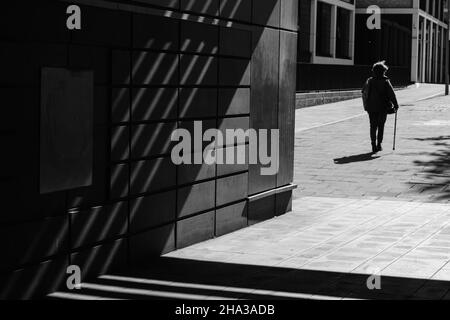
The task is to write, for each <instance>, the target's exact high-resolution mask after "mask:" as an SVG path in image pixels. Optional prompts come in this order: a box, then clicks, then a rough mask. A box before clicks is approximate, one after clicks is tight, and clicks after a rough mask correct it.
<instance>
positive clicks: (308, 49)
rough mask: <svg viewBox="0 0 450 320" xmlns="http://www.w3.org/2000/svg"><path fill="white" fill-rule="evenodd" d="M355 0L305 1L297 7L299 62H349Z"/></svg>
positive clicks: (350, 59)
mask: <svg viewBox="0 0 450 320" xmlns="http://www.w3.org/2000/svg"><path fill="white" fill-rule="evenodd" d="M354 26H355V4H354V0H345V1H341V0H320V1H319V0H307V1H300V6H299V39H300V41H299V61H300V62H304V63H313V64H340V65H352V64H353V62H354V38H355V27H354Z"/></svg>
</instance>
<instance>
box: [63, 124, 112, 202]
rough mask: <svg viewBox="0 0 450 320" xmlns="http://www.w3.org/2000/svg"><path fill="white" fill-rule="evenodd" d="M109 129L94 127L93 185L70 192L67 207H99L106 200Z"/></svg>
mask: <svg viewBox="0 0 450 320" xmlns="http://www.w3.org/2000/svg"><path fill="white" fill-rule="evenodd" d="M107 132H108V127H106V126H94V149H93V151H94V159H93V170H92V174H93V175H92V184H91V186H89V187H85V188H79V189H73V190H69V191H68V192H67V206H68V207H69V208H74V207H79V206H84V207H87V206H97V205H101V204H102V202H104V201H105V200H106V197H107V195H106V192H107V185H108V179H107V162H108V156H107V154H108V138H107Z"/></svg>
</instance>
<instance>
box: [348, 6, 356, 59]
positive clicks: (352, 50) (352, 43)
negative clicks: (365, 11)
mask: <svg viewBox="0 0 450 320" xmlns="http://www.w3.org/2000/svg"><path fill="white" fill-rule="evenodd" d="M355 16H356V13H355V11H352V13H351V17H350V46H349V56H350V57H351V58H352V62H354V61H355V25H356V24H355Z"/></svg>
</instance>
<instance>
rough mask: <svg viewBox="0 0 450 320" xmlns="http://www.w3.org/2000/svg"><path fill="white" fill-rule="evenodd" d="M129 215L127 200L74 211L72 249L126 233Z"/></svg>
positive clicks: (72, 218)
mask: <svg viewBox="0 0 450 320" xmlns="http://www.w3.org/2000/svg"><path fill="white" fill-rule="evenodd" d="M127 216H128V203H127V202H120V203H115V204H112V205H107V206H102V207H95V208H92V209H88V210H82V211H79V212H72V213H71V214H70V219H71V247H72V249H75V248H79V247H82V246H88V245H93V244H95V243H97V242H100V241H104V240H107V239H110V238H113V237H118V236H121V235H124V234H125V233H126V232H127Z"/></svg>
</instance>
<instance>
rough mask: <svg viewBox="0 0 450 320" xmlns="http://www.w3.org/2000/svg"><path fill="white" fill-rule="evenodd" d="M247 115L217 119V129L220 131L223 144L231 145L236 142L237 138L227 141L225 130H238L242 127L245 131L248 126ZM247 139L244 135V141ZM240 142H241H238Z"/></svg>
mask: <svg viewBox="0 0 450 320" xmlns="http://www.w3.org/2000/svg"><path fill="white" fill-rule="evenodd" d="M249 122H250V120H249V117H237V118H222V119H220V120H219V130H220V132H222V134H223V136H224V141H223V145H224V146H232V145H234V144H236V143H238V141H237V139H234V141H228V140H230V139H228V138H227V137H226V130H238V129H242V130H244V132H245V131H247V130H248V128H249ZM248 140H249V139H248V137H246V139H245V141H246V142H247V141H248ZM239 143H240V144H242V143H241V142H239ZM218 146H220V144H218Z"/></svg>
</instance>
